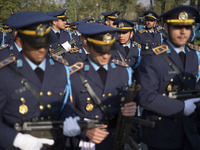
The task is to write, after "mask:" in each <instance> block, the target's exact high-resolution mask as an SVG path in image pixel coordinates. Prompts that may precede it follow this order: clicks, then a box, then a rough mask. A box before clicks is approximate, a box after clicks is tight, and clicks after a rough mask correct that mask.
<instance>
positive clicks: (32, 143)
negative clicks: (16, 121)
mask: <svg viewBox="0 0 200 150" xmlns="http://www.w3.org/2000/svg"><path fill="white" fill-rule="evenodd" d="M43 144H48V145H53V144H54V140H51V139H45V138H36V137H34V136H31V135H29V134H22V133H18V134H17V136H16V137H15V139H14V142H13V146H14V147H17V148H19V149H21V150H40V149H41V148H42V146H43Z"/></svg>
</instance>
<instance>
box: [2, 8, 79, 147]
mask: <svg viewBox="0 0 200 150" xmlns="http://www.w3.org/2000/svg"><path fill="white" fill-rule="evenodd" d="M16 20H17V21H16ZM53 20H56V18H54V17H51V16H48V15H46V14H44V13H40V12H30V11H29V12H19V13H16V14H13V15H11V16H10V17H9V18H8V20H7V24H8V25H9V26H10V27H12V28H15V29H17V30H18V36H19V38H20V41H21V45H22V51H21V53H18V54H19V55H18V56H17V57H14V56H13V57H8V58H7V59H6V60H4V61H2V62H1V63H0V66H1V69H0V76H1V77H0V95H1V97H0V112H1V113H0V118H1V122H0V130H1V132H0V136H1V137H3V138H1V139H0V149H9V150H15V149H21V150H27V149H29V150H40V149H41V148H42V147H43V149H58V150H62V149H63V148H62V147H63V143H62V141H61V140H60V139H59V140H55V142H54V140H52V139H46V138H42V136H41V137H34V136H32V135H30V134H26V133H20V132H18V131H17V130H15V129H14V126H15V125H20V126H21V125H22V124H23V123H24V122H26V121H31V122H32V121H45V120H49V121H53V120H64V119H65V118H66V117H67V116H71V115H73V113H72V110H71V109H70V108H69V107H67V106H66V105H65V101H64V100H65V99H67V98H68V96H69V94H70V81H69V68H68V67H67V66H66V65H65V60H63V59H60V58H58V57H54V58H50V57H49V56H48V55H47V52H48V45H49V44H50V43H52V42H54V40H53V39H52V37H51V35H50V27H49V22H50V21H53ZM70 120H71V121H72V124H74V125H72V126H78V125H77V122H76V119H73V118H71V119H70ZM68 121H69V120H68V118H67V119H66V121H65V123H64V127H63V132H64V133H65V135H67V136H71V135H72V134H71V133H70V132H68V129H70V128H71V127H72V126H71V127H70V126H67V124H68ZM71 121H70V122H71ZM77 129H78V128H77ZM71 130H72V131H75V130H74V129H71ZM41 131H42V130H41ZM77 131H78V132H80V128H79V129H78V130H77ZM78 132H77V133H78ZM74 133H75V132H73V134H74ZM74 135H76V133H75V134H74ZM54 143H55V144H54ZM44 144H45V145H49V146H48V147H46V146H44ZM51 145H52V146H51Z"/></svg>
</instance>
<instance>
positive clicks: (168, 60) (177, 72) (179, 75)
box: [162, 53, 187, 89]
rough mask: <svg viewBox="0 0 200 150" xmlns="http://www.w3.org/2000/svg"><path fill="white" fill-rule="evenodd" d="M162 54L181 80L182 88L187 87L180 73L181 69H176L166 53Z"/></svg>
mask: <svg viewBox="0 0 200 150" xmlns="http://www.w3.org/2000/svg"><path fill="white" fill-rule="evenodd" d="M162 56H163V57H164V58H165V60H166V61H167V62H168V64H169V65H170V66H171V67H172V69H174V71H175V72H176V74H177V75H178V77H179V79H180V80H181V83H182V84H183V86H184V88H185V89H187V85H186V84H185V82H184V80H183V75H182V74H181V71H180V70H179V69H178V67H177V66H176V65H175V64H174V63H173V61H172V60H171V59H170V58H169V57H168V56H167V55H166V53H162Z"/></svg>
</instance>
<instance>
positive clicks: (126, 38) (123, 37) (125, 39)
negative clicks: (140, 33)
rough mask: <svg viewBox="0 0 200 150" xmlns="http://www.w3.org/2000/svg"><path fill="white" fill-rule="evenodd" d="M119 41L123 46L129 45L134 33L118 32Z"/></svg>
mask: <svg viewBox="0 0 200 150" xmlns="http://www.w3.org/2000/svg"><path fill="white" fill-rule="evenodd" d="M117 36H118V40H119V42H120V43H121V44H125V45H128V44H129V42H130V39H131V38H132V36H133V31H128V32H118V34H117Z"/></svg>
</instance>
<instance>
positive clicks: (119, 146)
mask: <svg viewBox="0 0 200 150" xmlns="http://www.w3.org/2000/svg"><path fill="white" fill-rule="evenodd" d="M140 88H141V87H140V85H136V81H135V80H134V81H133V83H132V84H131V85H130V86H129V87H128V90H127V95H126V97H125V101H124V102H123V104H125V103H128V102H131V101H133V99H134V98H135V97H136V94H137V91H139V90H140ZM134 124H138V125H142V126H148V127H152V128H153V127H154V126H155V122H151V121H147V120H144V119H140V118H133V117H126V116H123V115H122V113H121V112H119V114H118V119H117V127H116V131H115V134H114V144H113V150H123V149H124V144H126V143H127V144H129V146H130V147H131V148H132V149H133V150H138V149H139V148H140V147H139V146H138V144H137V143H136V142H135V141H134V140H133V138H132V137H131V136H130V133H131V131H132V129H133V127H134ZM135 130H136V129H135Z"/></svg>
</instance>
